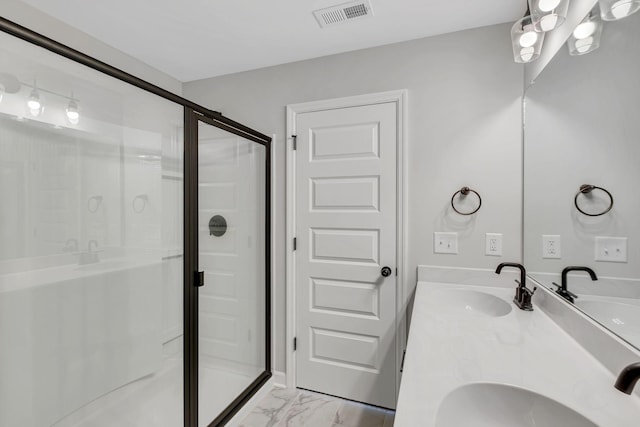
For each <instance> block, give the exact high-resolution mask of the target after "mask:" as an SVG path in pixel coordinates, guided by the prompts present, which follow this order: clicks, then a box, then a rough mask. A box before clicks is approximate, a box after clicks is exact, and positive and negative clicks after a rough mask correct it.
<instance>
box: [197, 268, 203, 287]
mask: <svg viewBox="0 0 640 427" xmlns="http://www.w3.org/2000/svg"><path fill="white" fill-rule="evenodd" d="M195 276H196V280H195V285H196V288H200V287H202V286H204V271H196V274H195Z"/></svg>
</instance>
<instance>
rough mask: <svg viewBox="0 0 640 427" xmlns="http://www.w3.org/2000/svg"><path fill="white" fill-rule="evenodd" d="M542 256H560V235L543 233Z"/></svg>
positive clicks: (553, 257) (555, 257)
mask: <svg viewBox="0 0 640 427" xmlns="http://www.w3.org/2000/svg"><path fill="white" fill-rule="evenodd" d="M542 258H547V259H560V258H562V252H561V246H560V236H559V235H558V234H544V235H543V236H542Z"/></svg>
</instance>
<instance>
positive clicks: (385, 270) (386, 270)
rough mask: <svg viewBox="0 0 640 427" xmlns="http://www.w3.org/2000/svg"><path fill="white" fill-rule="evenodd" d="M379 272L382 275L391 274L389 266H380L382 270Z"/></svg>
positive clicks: (387, 275)
mask: <svg viewBox="0 0 640 427" xmlns="http://www.w3.org/2000/svg"><path fill="white" fill-rule="evenodd" d="M380 274H382V277H389V276H391V268H390V267H382V270H380Z"/></svg>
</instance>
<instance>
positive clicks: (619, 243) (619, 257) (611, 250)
mask: <svg viewBox="0 0 640 427" xmlns="http://www.w3.org/2000/svg"><path fill="white" fill-rule="evenodd" d="M595 260H596V261H604V262H627V238H626V237H596V257H595Z"/></svg>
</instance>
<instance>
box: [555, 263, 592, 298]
mask: <svg viewBox="0 0 640 427" xmlns="http://www.w3.org/2000/svg"><path fill="white" fill-rule="evenodd" d="M570 271H585V272H587V273H589V276H591V280H598V276H596V273H595V271H593V270H592V269H590V268H589V267H576V266H569V267H565V268H564V269H563V270H562V280H561V282H560V283H561V285H558V284H557V283H556V282H553V283H552V284H553V285H554V286H557V287H558V289H556V294H558V295H560V296H561V297H562V298H564V299H566V300H567V301H569V302H570V303H573V301H574V300H575V298H578V295H576V294H574V293H573V292H571V291H569V289H568V288H567V274H568V273H569V272H570Z"/></svg>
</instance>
